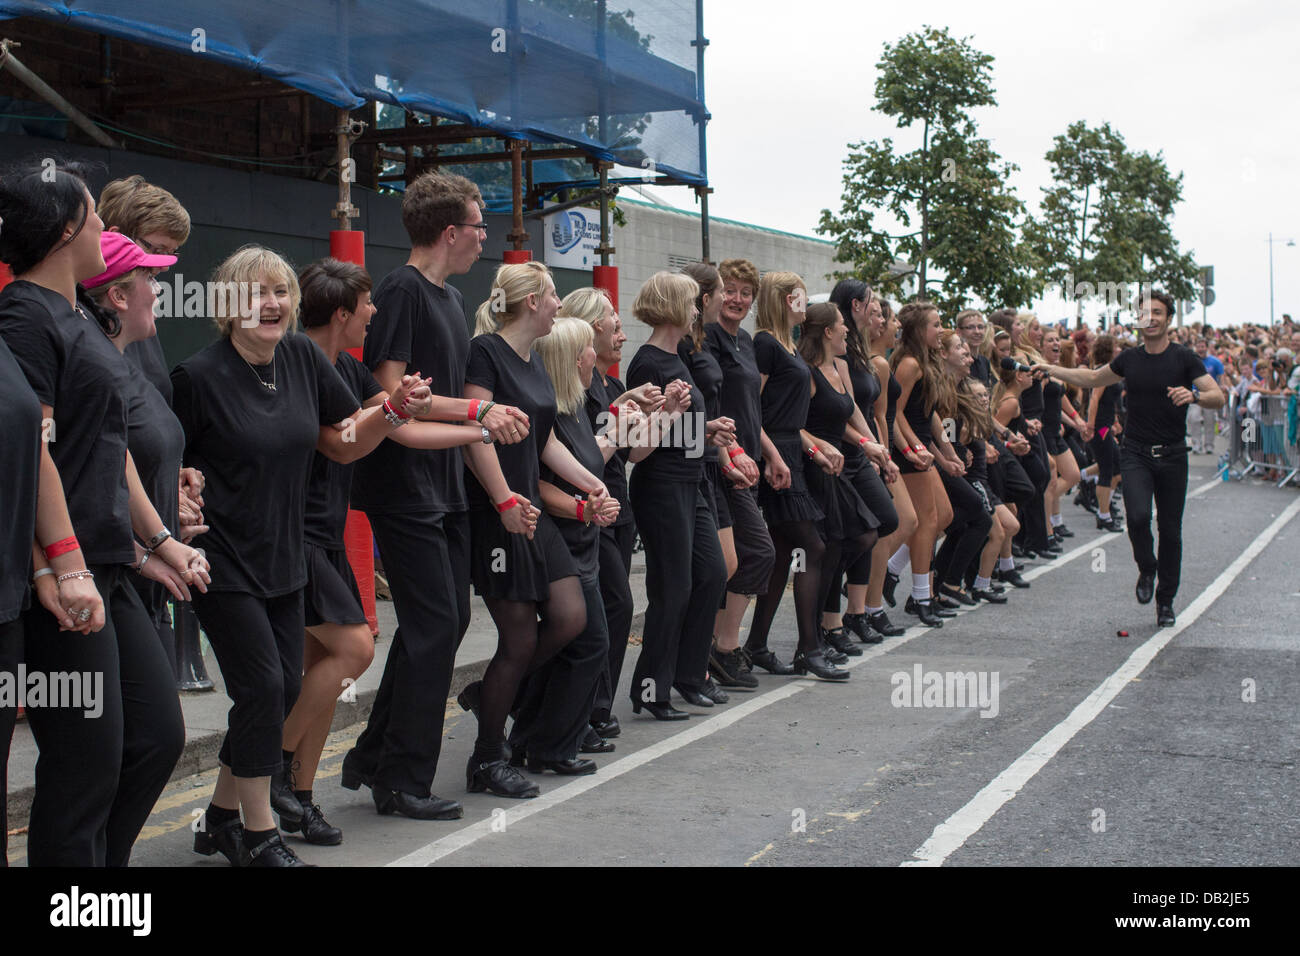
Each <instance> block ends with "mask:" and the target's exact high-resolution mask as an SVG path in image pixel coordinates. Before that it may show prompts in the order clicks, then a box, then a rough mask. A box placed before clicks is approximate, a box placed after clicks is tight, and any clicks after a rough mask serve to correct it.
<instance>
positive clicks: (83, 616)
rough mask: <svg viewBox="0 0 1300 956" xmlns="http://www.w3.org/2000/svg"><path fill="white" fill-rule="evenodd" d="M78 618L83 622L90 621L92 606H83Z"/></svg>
mask: <svg viewBox="0 0 1300 956" xmlns="http://www.w3.org/2000/svg"><path fill="white" fill-rule="evenodd" d="M77 620H79V621H81V622H83V623H84V622H86V621H89V620H90V608H88V607H84V608H82V609H81V613H80V614H78V615H77Z"/></svg>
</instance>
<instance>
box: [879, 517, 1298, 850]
mask: <svg viewBox="0 0 1300 956" xmlns="http://www.w3.org/2000/svg"><path fill="white" fill-rule="evenodd" d="M1297 513H1300V499H1297V500H1296V501H1293V502H1291V504H1290V506H1289V507H1288V508H1287V509H1286V510H1285V511H1283V512H1282V513H1281V514H1280V515H1278V517H1277V518H1276V519H1275V520H1274V521H1273V523H1272V524H1270V525H1269V526H1268V527H1267V528H1265V529H1264V530H1263V531H1262V532H1261V533H1260V535H1259V536H1258V537H1257V538H1256V539H1255V540H1254V541H1253V542H1251V543H1250V545H1249V546H1248V547H1247V548H1246V550H1245V551H1243V552H1242V553H1241V554H1240V555H1238V556H1237V559H1236V560H1235V561H1233V562H1232V564H1230V565H1228V567H1227V568H1225V569H1224V571H1223V573H1222V574H1220V575H1219V576H1218V577H1217V578H1215V579H1214V581H1213V582H1212V583H1211V584H1210V586H1209V587H1207V588H1206V589H1205V590H1204V591H1202V592H1201V593H1200V595H1198V596H1197V598H1196V599H1195V600H1194V601H1192V603H1191V604H1190V605H1188V607H1187V609H1186V610H1185V611H1183V613H1182V614H1181V615H1180V616H1179V619H1178V623H1177V624H1176V625H1174V626H1173V627H1170V628H1164V629H1162V630H1159V631H1157V632H1156V633H1155V634H1154V635H1153V636H1152V637H1151V638H1150V640H1148V641H1147V642H1146V643H1145V644H1143V645H1142V646H1141V647H1139V648H1137V649H1136V650H1135V651H1134V652H1133V653H1132V654H1131V655H1130V656H1129V658H1128V660H1126V661H1125V662H1124V663H1123V664H1122V665H1121V666H1120V667H1119V669H1118V670H1116V671H1115V672H1114V673H1113V674H1111V675H1110V676H1109V677H1108V678H1106V680H1105V681H1103V682H1102V683H1101V684H1100V685H1099V686H1098V687H1097V688H1096V689H1095V690H1094V691H1093V692H1092V693H1091V694H1089V695H1088V696H1087V698H1085V699H1084V701H1083V702H1082V703H1080V704H1079V706H1078V707H1076V708H1075V709H1074V710H1073V711H1072V712H1071V713H1070V715H1069V716H1068V717H1066V718H1065V720H1063V721H1061V722H1060V723H1059V724H1057V725H1056V726H1055V727H1053V728H1052V729H1051V730H1050V731H1048V732H1047V733H1046V734H1044V735H1043V736H1042V738H1040V739H1039V740H1038V742H1037V743H1035V744H1034V745H1033V746H1032V747H1030V748H1029V749H1028V750H1027V751H1025V752H1024V753H1023V754H1022V755H1021V756H1020V757H1019V758H1018V759H1017V760H1016V761H1015V762H1014V763H1013V764H1011V766H1009V767H1008V768H1007V769H1006V770H1004V771H1002V772H1001V773H1000V774H998V775H997V776H996V777H994V778H993V780H992V781H991V782H990V783H989V784H988V786H986V787H985V788H984V789H983V790H981V791H980V792H979V793H977V794H975V796H974V797H972V798H971V800H970V802H969V803H967V804H966V805H965V806H964V807H962V808H961V809H960V810H958V811H957V812H956V813H954V814H953V815H952V816H950V817H949V818H948V819H947V820H945V821H944V822H943V823H941V824H939V825H938V826H937V827H935V829H934V833H933V834H931V836H930V838H929V839H928V840H926V841H925V843H923V844H922V845H921V846H920V847H918V848H917V849H916V851H915V852H914V853H913V854H912V855H913V856H914V857H915V858H916V859H913V860H905V861H903V863H901V864H900V865H901V866H942V865H943V863H944V861H945V860H947V859H948V857H949V856H951V855H952V854H953V853H954V852H955V851H956V850H958V849H959V848H960V847H961V846H962V845H963V844H964V843H965V842H966V841H967V840H969V839H970V838H971V837H972V836H974V835H975V834H976V833H978V832H979V830H980V829H981V828H982V827H983V826H984V824H986V823H988V821H989V820H990V819H991V818H992V817H993V815H994V814H995V813H997V812H998V810H999V809H1001V808H1002V807H1003V805H1005V804H1006V803H1008V802H1009V801H1010V800H1011V799H1013V798H1014V797H1015V796H1016V794H1018V793H1019V792H1020V790H1021V788H1023V787H1024V785H1025V784H1026V783H1028V782H1029V781H1030V780H1031V779H1032V778H1033V776H1034V775H1035V774H1036V773H1038V771H1039V770H1041V769H1043V767H1044V766H1046V765H1047V762H1048V761H1049V760H1051V759H1052V758H1053V757H1054V756H1056V754H1057V753H1058V752H1059V751H1060V750H1061V748H1062V747H1064V746H1065V745H1066V744H1067V743H1069V742H1070V740H1071V739H1072V738H1073V737H1074V735H1075V734H1077V733H1078V732H1079V731H1080V730H1082V729H1083V728H1084V727H1086V726H1087V725H1088V724H1089V723H1091V722H1092V721H1093V719H1094V718H1096V716H1097V715H1098V714H1100V713H1101V712H1102V711H1103V710H1104V709H1105V708H1106V705H1108V704H1109V703H1110V702H1111V701H1112V700H1114V699H1115V698H1116V697H1117V696H1118V695H1119V692H1120V691H1121V690H1123V689H1124V687H1125V686H1126V685H1127V684H1128V682H1129V681H1131V680H1132V679H1133V678H1135V677H1137V676H1138V675H1139V674H1141V673H1142V671H1143V670H1145V669H1146V667H1147V665H1148V664H1150V663H1151V661H1152V660H1153V659H1154V658H1155V656H1156V655H1157V654H1159V653H1160V651H1161V650H1163V649H1164V647H1165V645H1166V644H1168V643H1169V642H1170V641H1171V640H1173V639H1174V638H1175V637H1177V636H1178V635H1179V634H1180V633H1181V632H1182V631H1183V630H1184V629H1185V628H1187V627H1189V626H1191V625H1192V624H1193V623H1194V622H1195V621H1196V619H1197V618H1199V617H1200V616H1201V615H1202V614H1203V613H1205V611H1206V610H1208V609H1209V607H1210V605H1212V604H1213V603H1214V602H1215V601H1217V600H1218V599H1219V597H1220V596H1222V594H1223V592H1224V591H1226V590H1227V589H1228V586H1229V585H1230V584H1232V582H1233V581H1234V580H1236V578H1237V576H1238V575H1240V574H1241V572H1242V571H1244V570H1245V569H1246V567H1247V566H1248V565H1249V564H1250V562H1251V561H1253V560H1254V559H1255V558H1256V557H1258V556H1259V554H1260V553H1261V552H1262V551H1263V550H1264V548H1265V547H1267V545H1268V543H1269V542H1270V541H1272V540H1273V538H1274V537H1275V536H1276V535H1277V533H1278V532H1279V531H1281V530H1282V528H1283V527H1284V526H1285V525H1286V523H1287V522H1288V521H1290V520H1291V519H1292V518H1294V517H1295V516H1296V514H1297ZM1058 563H1059V562H1058Z"/></svg>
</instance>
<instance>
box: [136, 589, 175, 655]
mask: <svg viewBox="0 0 1300 956" xmlns="http://www.w3.org/2000/svg"><path fill="white" fill-rule="evenodd" d="M130 578H131V585H132V586H133V587H134V588H135V593H136V594H138V595H140V603H141V604H143V605H144V609H145V613H146V614H148V615H149V620H151V621H153V626H154V630H155V631H157V632H158V640H159V641H160V642H161V643H162V646H163V653H165V654H166V655H167V661H168V663H170V664H171V667H172V673H173V674H178V673H180V671H179V670H177V667H176V633H175V631H173V630H172V622H171V615H170V614H168V613H167V602H168V600H170V598H171V593H170V592H169V591H168V590H167V589H166V588H165V587H163V586H162V585H161V584H159V583H158V582H157V581H150V580H149V579H148V578H142V577H140V575H138V574H132V575H130Z"/></svg>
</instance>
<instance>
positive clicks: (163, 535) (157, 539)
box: [144, 525, 172, 551]
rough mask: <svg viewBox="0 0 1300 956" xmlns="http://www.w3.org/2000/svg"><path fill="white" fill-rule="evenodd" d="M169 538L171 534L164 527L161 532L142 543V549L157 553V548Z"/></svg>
mask: <svg viewBox="0 0 1300 956" xmlns="http://www.w3.org/2000/svg"><path fill="white" fill-rule="evenodd" d="M171 536H172V533H171V532H170V531H168V530H167V527H166V526H165V525H164V526H163V529H162V530H161V531H159V532H158V533H157V534H156V535H154V536H153V537H152V538H150V539H149V540H148V541H146V542H145V543H144V549H145V550H146V551H157V550H158V546H159V545H160V544H162V543H163V542H164V541H166V540H167V539H168V538H170V537H171Z"/></svg>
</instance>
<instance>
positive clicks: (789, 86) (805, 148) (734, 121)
mask: <svg viewBox="0 0 1300 956" xmlns="http://www.w3.org/2000/svg"><path fill="white" fill-rule="evenodd" d="M704 16H705V35H706V36H707V37H708V38H709V40H710V46H709V48H708V52H707V56H706V61H705V80H706V99H707V104H708V107H709V110H710V112H711V113H712V114H713V119H712V121H711V123H710V125H709V158H708V163H709V179H710V181H711V183H712V185H713V187H714V189H715V190H716V192H715V193H714V194H713V196H712V197H711V198H710V212H711V213H713V214H714V215H717V216H723V217H726V218H729V219H739V220H742V221H745V222H751V223H755V224H759V225H764V226H771V227H774V228H778V229H785V230H789V231H791V232H798V233H805V234H813V227H814V226H815V224H816V222H817V218H818V214H819V212H820V210H821V209H823V208H827V207H829V208H831V209H837V208H838V206H839V201H840V192H841V176H842V167H841V162H842V160H843V159H844V156H845V155H846V153H847V148H846V146H847V144H848V143H849V142H851V141H857V140H862V139H879V138H882V137H885V136H892V137H893V138H894V141H895V143H896V144H899V145H903V146H905V148H906V149H912V148H914V146H915V145H917V144H919V138H920V132H919V130H917V131H915V132H912V131H908V130H898V129H896V127H895V126H894V124H893V121H892V120H891V119H890V118H888V117H885V116H882V115H880V114H877V113H875V112H873V111H872V106H873V105H874V102H875V98H874V86H875V79H876V68H875V66H876V63H877V62H878V61H879V59H880V53H881V45H882V44H883V43H885V42H894V41H896V40H898V38H900V37H902V36H903V35H905V34H907V33H910V32H912V31H915V30H918V29H920V28H921V27H922V26H924V25H926V24H929V25H931V26H935V27H944V26H946V27H948V28H949V30H950V32H951V33H952V34H953V35H954V36H958V37H962V36H969V37H970V38H971V43H972V45H973V46H974V47H975V48H976V49H979V50H982V51H984V52H986V53H989V54H992V55H993V57H994V63H993V83H994V89H995V91H996V97H997V101H998V105H997V106H996V107H989V108H982V109H980V110H978V111H976V113H975V116H976V119H977V121H978V123H979V127H980V131H981V133H982V135H984V136H985V137H987V138H988V139H990V140H991V141H992V144H993V147H994V149H996V150H997V151H998V152H1000V153H1001V154H1002V156H1003V157H1004V158H1005V159H1007V160H1009V161H1010V162H1012V163H1015V164H1016V165H1018V166H1019V167H1020V171H1019V172H1018V173H1016V174H1015V175H1014V176H1013V184H1014V186H1015V188H1016V191H1017V193H1018V195H1019V196H1020V198H1021V199H1022V200H1024V201H1025V202H1026V203H1027V204H1028V205H1029V207H1030V209H1031V210H1032V211H1037V204H1038V201H1039V199H1040V197H1041V195H1042V193H1041V187H1043V186H1046V185H1049V183H1050V168H1049V165H1048V163H1047V161H1046V160H1045V159H1044V158H1043V156H1044V153H1046V151H1047V150H1048V149H1049V148H1050V147H1051V144H1052V137H1054V136H1056V135H1057V134H1059V133H1063V132H1064V131H1065V128H1066V127H1067V126H1068V125H1069V124H1070V123H1071V122H1074V121H1075V120H1080V119H1082V120H1086V121H1087V122H1088V123H1089V125H1094V126H1095V125H1097V124H1100V123H1102V122H1106V121H1108V122H1110V124H1111V126H1112V127H1113V128H1114V129H1116V130H1117V131H1118V132H1119V133H1120V134H1121V135H1122V136H1123V137H1124V138H1125V140H1126V142H1127V144H1128V145H1129V147H1130V148H1134V149H1142V150H1148V151H1151V152H1155V151H1157V150H1160V151H1163V153H1164V157H1165V160H1166V163H1167V165H1168V166H1169V168H1170V169H1171V170H1172V171H1173V172H1175V173H1177V172H1179V171H1181V172H1182V173H1183V174H1184V178H1183V202H1182V204H1180V205H1179V207H1178V211H1177V214H1176V217H1175V220H1174V223H1173V226H1174V234H1175V236H1176V237H1177V239H1178V241H1179V243H1180V245H1181V246H1182V247H1183V248H1184V249H1191V250H1193V251H1194V252H1195V254H1196V258H1197V261H1198V262H1199V263H1201V264H1212V265H1214V267H1215V289H1216V293H1217V296H1218V299H1217V302H1216V304H1215V305H1213V306H1211V307H1210V309H1209V313H1208V315H1209V320H1210V321H1211V322H1212V323H1215V324H1219V325H1225V324H1230V323H1236V322H1241V321H1256V322H1267V320H1268V291H1269V286H1268V242H1267V238H1268V235H1269V233H1270V231H1271V232H1272V233H1273V234H1274V236H1275V237H1280V238H1282V239H1295V240H1297V245H1296V246H1295V247H1294V248H1287V247H1286V245H1285V243H1284V242H1282V243H1278V244H1276V245H1275V246H1274V250H1273V255H1274V294H1275V298H1276V303H1277V305H1276V309H1275V311H1276V314H1277V315H1278V316H1279V317H1280V316H1281V314H1282V313H1283V312H1289V313H1291V314H1292V315H1293V316H1295V315H1300V191H1298V190H1297V188H1296V179H1295V177H1296V175H1297V173H1300V132H1298V130H1300V119H1298V118H1297V117H1298V116H1300V111H1298V109H1297V104H1300V79H1298V76H1297V64H1298V63H1300V4H1296V3H1294V2H1285V3H1284V2H1279V0H1271V2H1268V0H1253V2H1252V0H1237V2H1234V3H1222V2H1216V3H1209V2H1201V0H1191V2H1180V3H1176V4H1175V3H1155V2H1147V0H1128V2H1117V0H1097V2H1094V3H1091V4H1088V5H1082V4H1081V5H1077V6H1076V5H1070V6H1068V7H1067V6H1065V5H1061V6H1055V5H1049V4H1043V3H1041V2H1039V3H1025V2H1003V0H996V2H993V3H971V2H949V0H917V2H913V3H909V4H905V5H904V4H884V3H866V2H856V0H838V2H837V0H800V2H798V3H790V2H783V3H775V2H772V0H706V2H705V8H704ZM664 192H666V193H667V194H668V195H669V196H671V197H672V198H673V200H674V201H676V202H678V203H679V204H680V205H682V206H686V207H690V206H693V205H694V203H693V202H692V201H691V197H690V194H689V193H687V192H685V191H684V190H680V189H673V190H666V191H664ZM674 194H675V195H674ZM714 252H715V258H717V257H720V256H725V255H726V250H725V249H719V250H715V251H714ZM1040 311H1041V312H1042V314H1043V315H1044V317H1045V318H1057V317H1059V316H1058V315H1053V314H1049V313H1052V312H1054V311H1061V310H1060V307H1057V308H1056V309H1052V308H1051V307H1048V308H1046V309H1042V310H1040ZM1061 314H1064V312H1061ZM1197 315H1198V316H1199V308H1198V310H1197Z"/></svg>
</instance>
